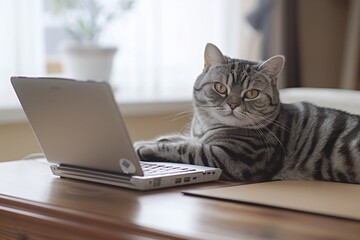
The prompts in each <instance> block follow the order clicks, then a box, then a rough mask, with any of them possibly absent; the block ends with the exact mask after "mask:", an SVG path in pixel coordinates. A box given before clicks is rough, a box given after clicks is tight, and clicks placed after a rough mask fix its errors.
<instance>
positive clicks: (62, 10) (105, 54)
mask: <svg viewBox="0 0 360 240" xmlns="http://www.w3.org/2000/svg"><path fill="white" fill-rule="evenodd" d="M133 2H134V0H106V1H101V0H53V1H52V7H53V13H54V14H56V15H61V16H62V17H63V18H62V20H63V22H64V26H65V28H66V30H67V32H68V33H69V35H70V36H71V38H72V41H71V42H66V43H64V44H63V45H62V47H61V49H62V66H63V71H64V74H65V75H66V76H69V77H74V78H78V79H91V80H104V81H109V80H110V77H111V71H112V65H113V59H114V55H115V53H116V52H117V48H116V47H111V46H102V45H101V44H100V43H99V39H100V38H101V34H102V32H103V31H104V30H105V29H106V27H107V26H108V24H109V23H110V22H111V21H113V20H114V19H116V18H118V17H120V16H121V15H122V14H124V12H126V11H128V10H130V9H131V8H132V6H133Z"/></svg>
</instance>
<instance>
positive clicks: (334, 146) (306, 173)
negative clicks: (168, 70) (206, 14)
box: [135, 44, 360, 183]
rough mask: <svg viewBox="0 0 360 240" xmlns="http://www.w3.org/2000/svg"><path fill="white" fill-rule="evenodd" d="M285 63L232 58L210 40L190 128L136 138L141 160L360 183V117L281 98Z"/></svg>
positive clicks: (241, 177)
mask: <svg viewBox="0 0 360 240" xmlns="http://www.w3.org/2000/svg"><path fill="white" fill-rule="evenodd" d="M283 65H284V57H283V56H274V57H272V58H270V59H269V60H267V61H265V62H262V63H261V62H253V61H247V60H240V59H233V58H229V57H226V56H224V55H223V54H222V53H221V52H220V50H219V49H218V48H217V47H216V46H215V45H213V44H207V46H206V49H205V67H204V70H203V72H202V73H201V74H200V76H199V77H198V78H197V80H196V82H195V85H194V91H193V102H194V103H193V105H194V115H193V120H192V125H191V133H190V134H189V136H184V135H180V134H178V135H170V136H163V137H160V138H159V139H156V140H153V141H146V142H137V143H135V149H136V151H137V153H138V154H139V156H140V158H141V159H142V160H144V161H168V162H180V163H190V164H197V165H205V166H212V167H218V168H221V169H222V170H223V174H222V178H223V179H228V180H236V181H245V182H258V181H267V180H276V179H299V180H328V181H339V182H351V183H360V116H356V115H352V114H349V113H346V112H343V111H339V110H334V109H330V108H323V107H317V106H315V105H313V104H310V103H306V102H299V103H294V104H283V103H281V102H280V100H279V91H278V89H277V87H276V82H277V78H278V76H279V74H280V72H281V70H282V68H283Z"/></svg>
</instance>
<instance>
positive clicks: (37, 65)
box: [0, 0, 45, 108]
mask: <svg viewBox="0 0 360 240" xmlns="http://www.w3.org/2000/svg"><path fill="white" fill-rule="evenodd" d="M42 15H43V2H42V0H32V1H28V0H0V26H1V27H0V29H1V31H2V34H1V37H0V107H2V108H7V107H12V106H14V105H15V104H17V100H16V96H15V94H14V92H13V90H12V86H11V84H10V77H11V76H13V75H42V74H44V72H45V61H44V59H45V58H44V48H43V46H44V45H43V37H42V36H43V35H42V34H43V29H42Z"/></svg>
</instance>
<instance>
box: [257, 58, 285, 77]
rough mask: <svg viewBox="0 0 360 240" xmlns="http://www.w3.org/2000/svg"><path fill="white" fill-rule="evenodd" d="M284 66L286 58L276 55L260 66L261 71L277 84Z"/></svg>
mask: <svg viewBox="0 0 360 240" xmlns="http://www.w3.org/2000/svg"><path fill="white" fill-rule="evenodd" d="M284 64H285V57H284V56H282V55H276V56H274V57H271V58H269V59H268V60H266V61H265V62H263V63H262V64H261V65H260V66H259V70H260V71H262V72H264V73H265V74H267V75H268V76H269V77H270V78H271V80H272V81H274V83H276V81H277V79H278V78H279V75H280V73H281V71H282V70H283V68H284Z"/></svg>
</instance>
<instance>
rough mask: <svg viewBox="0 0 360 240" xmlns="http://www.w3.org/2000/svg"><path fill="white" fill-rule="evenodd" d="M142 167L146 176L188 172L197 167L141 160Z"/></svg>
mask: <svg viewBox="0 0 360 240" xmlns="http://www.w3.org/2000/svg"><path fill="white" fill-rule="evenodd" d="M140 165H141V168H142V170H143V172H144V175H145V176H155V175H164V174H174V173H187V172H189V173H190V172H194V171H196V169H195V168H186V167H179V166H169V165H162V164H154V163H146V162H140Z"/></svg>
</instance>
